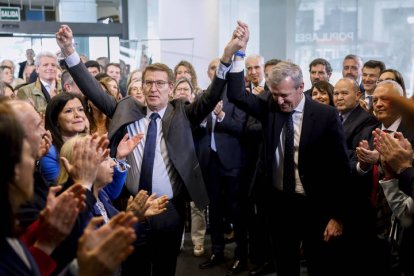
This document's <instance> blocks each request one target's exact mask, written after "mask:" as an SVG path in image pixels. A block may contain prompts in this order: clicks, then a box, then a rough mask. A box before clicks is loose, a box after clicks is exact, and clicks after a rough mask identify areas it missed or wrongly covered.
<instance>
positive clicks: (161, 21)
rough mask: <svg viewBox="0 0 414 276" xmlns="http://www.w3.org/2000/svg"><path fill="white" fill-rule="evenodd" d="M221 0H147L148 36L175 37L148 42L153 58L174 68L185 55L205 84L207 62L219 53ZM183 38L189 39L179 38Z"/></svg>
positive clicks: (205, 85)
mask: <svg viewBox="0 0 414 276" xmlns="http://www.w3.org/2000/svg"><path fill="white" fill-rule="evenodd" d="M218 1H219V0H197V1H194V0H175V1H170V0H158V1H155V0H150V1H147V3H148V38H150V39H172V40H168V41H164V40H162V41H161V42H155V43H153V42H150V43H149V54H152V57H153V62H157V61H160V62H163V63H166V64H167V65H169V66H170V67H171V68H174V66H175V65H176V64H177V63H178V62H179V61H180V60H182V59H185V60H187V61H189V62H191V63H192V64H193V66H194V67H195V70H196V72H197V78H198V82H199V86H200V87H201V88H206V87H207V86H208V84H209V79H208V77H207V66H208V63H209V62H210V61H211V60H212V59H214V58H216V57H218V56H219V55H220V50H219V13H218ZM182 38H189V39H188V40H179V39H182ZM174 39H176V40H174ZM153 49H155V51H152V50H153ZM160 49H162V50H160ZM151 51H152V53H151Z"/></svg>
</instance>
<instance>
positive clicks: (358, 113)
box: [343, 104, 378, 157]
mask: <svg viewBox="0 0 414 276" xmlns="http://www.w3.org/2000/svg"><path fill="white" fill-rule="evenodd" d="M377 124H378V121H377V119H376V118H375V117H374V116H373V115H372V114H371V113H368V112H366V111H365V110H364V109H363V108H362V107H361V106H360V105H359V104H358V105H357V107H355V108H354V109H353V110H352V111H351V114H349V116H348V118H347V119H346V121H345V122H344V124H343V128H344V133H345V141H346V146H347V149H348V153H349V157H351V156H352V154H353V152H354V151H355V148H356V147H357V146H358V144H359V142H360V141H358V139H356V138H357V136H359V134H360V133H361V131H362V130H363V129H365V128H367V127H372V126H373V125H377Z"/></svg>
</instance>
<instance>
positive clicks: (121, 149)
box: [116, 133, 144, 160]
mask: <svg viewBox="0 0 414 276" xmlns="http://www.w3.org/2000/svg"><path fill="white" fill-rule="evenodd" d="M143 137H144V133H138V134H137V135H135V136H132V137H131V138H129V135H128V133H127V134H125V136H124V138H122V140H121V142H119V144H118V147H117V151H116V159H118V160H122V159H125V158H126V157H127V156H128V154H130V153H131V152H132V151H133V150H134V149H135V148H136V146H137V145H138V144H139V143H140V142H141V140H142V138H143ZM128 138H129V139H128Z"/></svg>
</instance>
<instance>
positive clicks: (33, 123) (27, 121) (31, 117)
mask: <svg viewBox="0 0 414 276" xmlns="http://www.w3.org/2000/svg"><path fill="white" fill-rule="evenodd" d="M9 104H10V106H11V107H12V109H13V111H14V112H15V114H16V118H17V120H18V121H19V122H20V123H21V125H22V127H23V130H24V132H25V134H26V138H27V140H28V141H29V143H30V146H31V147H32V154H33V157H34V158H35V159H38V158H40V156H38V155H39V148H40V145H41V142H42V137H43V135H44V134H45V133H46V130H45V127H44V123H43V121H42V119H41V117H40V115H39V114H38V113H37V112H36V110H35V109H34V107H33V106H32V105H31V104H30V103H28V102H25V101H21V100H14V101H10V102H9Z"/></svg>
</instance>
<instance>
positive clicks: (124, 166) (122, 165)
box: [114, 158, 131, 172]
mask: <svg viewBox="0 0 414 276" xmlns="http://www.w3.org/2000/svg"><path fill="white" fill-rule="evenodd" d="M114 161H115V163H116V166H115V167H116V168H117V170H118V171H119V172H125V171H128V169H129V168H130V167H131V166H130V165H129V164H128V163H127V161H126V159H124V160H118V159H116V158H114Z"/></svg>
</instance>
